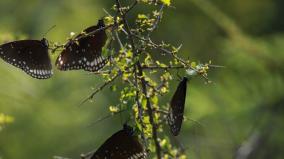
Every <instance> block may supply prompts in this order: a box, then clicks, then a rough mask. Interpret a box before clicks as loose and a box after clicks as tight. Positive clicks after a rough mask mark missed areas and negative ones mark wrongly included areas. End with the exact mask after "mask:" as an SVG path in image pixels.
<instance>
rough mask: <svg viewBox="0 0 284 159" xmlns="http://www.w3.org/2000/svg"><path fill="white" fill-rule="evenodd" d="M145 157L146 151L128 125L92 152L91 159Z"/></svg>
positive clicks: (142, 158) (137, 158)
mask: <svg viewBox="0 0 284 159" xmlns="http://www.w3.org/2000/svg"><path fill="white" fill-rule="evenodd" d="M134 158H135V159H145V158H146V153H145V151H144V148H143V146H142V145H141V143H140V142H139V141H138V137H137V136H135V135H134V134H133V130H132V128H131V127H129V126H124V128H123V129H122V130H120V131H118V132H116V133H115V134H113V135H112V136H111V137H110V138H108V139H107V140H106V141H105V142H104V144H103V145H102V146H101V147H100V148H99V149H98V150H97V151H96V152H95V153H94V154H93V156H92V157H91V159H134Z"/></svg>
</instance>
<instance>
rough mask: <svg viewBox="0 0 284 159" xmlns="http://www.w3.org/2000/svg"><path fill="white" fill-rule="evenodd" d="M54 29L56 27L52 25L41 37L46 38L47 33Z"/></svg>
mask: <svg viewBox="0 0 284 159" xmlns="http://www.w3.org/2000/svg"><path fill="white" fill-rule="evenodd" d="M55 27H56V25H53V26H52V27H50V28H49V29H48V30H47V31H46V32H45V33H44V34H43V37H46V35H47V33H48V32H50V31H51V30H52V29H54V28H55Z"/></svg>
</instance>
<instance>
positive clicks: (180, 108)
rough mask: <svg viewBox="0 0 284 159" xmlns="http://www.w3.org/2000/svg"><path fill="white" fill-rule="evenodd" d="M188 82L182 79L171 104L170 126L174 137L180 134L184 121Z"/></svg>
mask: <svg viewBox="0 0 284 159" xmlns="http://www.w3.org/2000/svg"><path fill="white" fill-rule="evenodd" d="M187 81H188V79H187V78H186V77H184V78H183V79H182V81H181V82H180V83H179V85H178V87H177V90H176V91H175V94H174V96H173V97H172V99H171V103H170V108H169V114H168V124H169V126H170V130H171V133H172V134H173V135H174V136H177V135H178V134H179V132H180V129H181V125H182V121H183V113H184V104H185V98H186V87H187Z"/></svg>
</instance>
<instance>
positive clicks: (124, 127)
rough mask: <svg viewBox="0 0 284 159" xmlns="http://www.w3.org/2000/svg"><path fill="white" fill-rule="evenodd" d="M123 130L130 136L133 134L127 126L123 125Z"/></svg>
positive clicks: (131, 129)
mask: <svg viewBox="0 0 284 159" xmlns="http://www.w3.org/2000/svg"><path fill="white" fill-rule="evenodd" d="M123 130H124V131H125V132H126V133H127V134H128V135H130V136H132V135H133V134H134V130H133V128H132V127H131V126H129V125H127V124H123Z"/></svg>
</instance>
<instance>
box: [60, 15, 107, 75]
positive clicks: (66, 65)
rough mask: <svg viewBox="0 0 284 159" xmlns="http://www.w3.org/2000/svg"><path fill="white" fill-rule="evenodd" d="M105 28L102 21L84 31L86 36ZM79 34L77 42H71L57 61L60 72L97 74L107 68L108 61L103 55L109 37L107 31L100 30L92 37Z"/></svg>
mask: <svg viewBox="0 0 284 159" xmlns="http://www.w3.org/2000/svg"><path fill="white" fill-rule="evenodd" d="M102 27H104V24H103V21H102V20H100V21H99V23H98V25H96V26H91V27H89V28H87V29H85V30H84V33H85V34H88V33H91V32H94V31H96V30H98V29H100V28H102ZM83 35H84V34H79V35H78V36H76V37H75V40H70V41H69V42H68V43H67V44H66V45H65V47H64V49H63V51H62V52H61V54H60V55H59V56H58V58H57V60H56V63H55V64H56V66H57V68H58V69H59V70H62V71H65V70H80V69H83V70H85V71H90V72H95V71H98V70H99V69H101V68H102V67H104V66H105V64H106V63H107V59H106V58H104V57H103V56H102V55H101V52H102V48H103V47H104V45H105V43H106V40H107V35H106V33H105V30H100V31H98V32H96V33H95V34H93V35H91V36H86V37H84V36H83Z"/></svg>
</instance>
